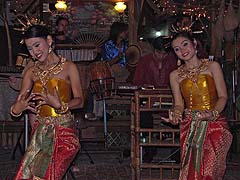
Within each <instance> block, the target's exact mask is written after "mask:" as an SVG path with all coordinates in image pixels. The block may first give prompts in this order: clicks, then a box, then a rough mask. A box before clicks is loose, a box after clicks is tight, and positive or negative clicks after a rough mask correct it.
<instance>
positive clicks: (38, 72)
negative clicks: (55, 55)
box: [34, 57, 66, 88]
mask: <svg viewBox="0 0 240 180" xmlns="http://www.w3.org/2000/svg"><path fill="white" fill-rule="evenodd" d="M65 61H66V59H65V58H62V57H60V60H59V61H58V63H57V64H55V65H54V66H52V67H50V68H48V69H46V70H43V69H41V68H40V67H39V63H38V62H37V63H35V66H34V75H35V76H36V77H38V78H39V80H40V82H41V83H42V85H43V88H46V84H47V82H48V80H49V79H50V77H51V76H52V75H56V74H58V73H60V72H61V71H62V70H63V67H62V65H63V64H64V62H65Z"/></svg>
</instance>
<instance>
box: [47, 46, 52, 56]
mask: <svg viewBox="0 0 240 180" xmlns="http://www.w3.org/2000/svg"><path fill="white" fill-rule="evenodd" d="M51 52H52V47H51V46H50V47H49V49H48V54H50V53H51Z"/></svg>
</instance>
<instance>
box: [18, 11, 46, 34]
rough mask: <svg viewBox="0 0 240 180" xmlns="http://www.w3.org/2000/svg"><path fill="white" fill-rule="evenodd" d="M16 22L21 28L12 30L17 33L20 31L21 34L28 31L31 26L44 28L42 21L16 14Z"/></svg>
mask: <svg viewBox="0 0 240 180" xmlns="http://www.w3.org/2000/svg"><path fill="white" fill-rule="evenodd" d="M16 19H17V22H18V23H19V24H20V25H21V26H22V27H21V28H14V30H17V31H21V32H23V33H24V32H25V31H27V30H28V28H29V27H31V26H33V25H42V26H45V25H46V24H44V23H43V21H41V20H39V19H37V18H34V17H30V16H28V15H27V14H24V15H23V14H18V15H17V18H16Z"/></svg>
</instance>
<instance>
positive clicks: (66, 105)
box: [55, 102, 68, 114]
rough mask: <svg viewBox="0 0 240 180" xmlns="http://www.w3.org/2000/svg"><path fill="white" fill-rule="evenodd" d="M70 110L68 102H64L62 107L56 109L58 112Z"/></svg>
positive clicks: (62, 112)
mask: <svg viewBox="0 0 240 180" xmlns="http://www.w3.org/2000/svg"><path fill="white" fill-rule="evenodd" d="M67 111H68V104H67V103H64V102H62V103H61V107H60V109H55V112H56V113H57V114H65V113H66V112H67Z"/></svg>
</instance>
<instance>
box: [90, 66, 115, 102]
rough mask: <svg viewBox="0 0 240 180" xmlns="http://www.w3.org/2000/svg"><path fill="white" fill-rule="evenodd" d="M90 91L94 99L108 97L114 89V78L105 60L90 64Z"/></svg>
mask: <svg viewBox="0 0 240 180" xmlns="http://www.w3.org/2000/svg"><path fill="white" fill-rule="evenodd" d="M90 74H91V81H90V91H91V93H92V94H93V95H94V96H95V99H96V100H102V99H106V98H110V97H111V96H112V95H113V93H114V91H115V79H114V78H113V77H112V72H111V68H110V66H109V64H108V63H107V62H105V61H98V62H94V63H92V64H91V65H90Z"/></svg>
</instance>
